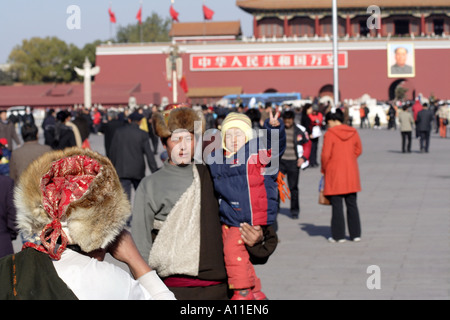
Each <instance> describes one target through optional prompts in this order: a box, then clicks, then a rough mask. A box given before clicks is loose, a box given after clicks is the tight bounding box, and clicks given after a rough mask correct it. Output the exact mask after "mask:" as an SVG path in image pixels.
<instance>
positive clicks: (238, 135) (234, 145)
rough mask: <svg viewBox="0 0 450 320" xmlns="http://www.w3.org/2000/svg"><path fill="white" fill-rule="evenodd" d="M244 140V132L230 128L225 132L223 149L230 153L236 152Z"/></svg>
mask: <svg viewBox="0 0 450 320" xmlns="http://www.w3.org/2000/svg"><path fill="white" fill-rule="evenodd" d="M245 140H246V139H245V132H244V131H242V130H241V129H238V128H230V129H228V130H227V131H226V132H225V147H226V148H227V149H228V150H229V151H231V152H238V150H239V149H240V148H242V147H243V146H244V144H245Z"/></svg>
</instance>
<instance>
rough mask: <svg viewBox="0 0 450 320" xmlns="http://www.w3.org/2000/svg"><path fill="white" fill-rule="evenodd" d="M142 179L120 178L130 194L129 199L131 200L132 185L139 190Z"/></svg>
mask: <svg viewBox="0 0 450 320" xmlns="http://www.w3.org/2000/svg"><path fill="white" fill-rule="evenodd" d="M141 180H142V179H126V178H120V184H121V185H122V188H123V190H124V191H125V193H126V194H127V196H128V200H129V201H131V186H133V188H134V191H136V190H137V187H138V186H139V183H140V182H141Z"/></svg>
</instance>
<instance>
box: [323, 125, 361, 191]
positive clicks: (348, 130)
mask: <svg viewBox="0 0 450 320" xmlns="http://www.w3.org/2000/svg"><path fill="white" fill-rule="evenodd" d="M361 153H362V144H361V139H360V138H359V134H358V132H357V131H356V129H354V128H352V127H350V126H347V125H345V124H342V125H338V126H335V127H333V128H330V129H328V130H327V132H326V133H325V135H324V139H323V147H322V159H321V161H322V170H321V171H322V173H323V174H324V176H325V186H324V190H323V193H324V195H326V196H331V195H337V194H347V193H354V192H359V191H361V183H360V179H359V168H358V160H357V159H358V157H359V156H360V155H361Z"/></svg>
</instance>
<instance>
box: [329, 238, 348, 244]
mask: <svg viewBox="0 0 450 320" xmlns="http://www.w3.org/2000/svg"><path fill="white" fill-rule="evenodd" d="M328 242H330V243H336V242H337V243H343V242H345V239H339V240H334V239H333V237H329V238H328Z"/></svg>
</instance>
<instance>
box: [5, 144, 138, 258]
mask: <svg viewBox="0 0 450 320" xmlns="http://www.w3.org/2000/svg"><path fill="white" fill-rule="evenodd" d="M61 181H62V182H61ZM14 202H15V205H16V208H17V224H18V227H19V229H20V231H21V232H22V233H23V235H24V237H25V238H26V239H27V240H31V241H32V240H33V237H35V236H36V235H40V236H41V237H40V241H41V246H37V245H34V244H30V245H29V246H32V247H34V248H36V249H37V250H39V251H43V252H46V253H48V254H49V255H50V256H51V257H52V258H54V259H59V257H60V254H61V253H62V251H63V250H64V248H65V245H64V244H65V243H63V245H61V247H62V249H61V251H60V252H58V253H57V254H55V250H54V249H55V246H54V244H53V245H51V244H49V243H48V240H49V239H50V237H51V238H52V239H51V240H52V241H55V242H56V240H57V239H58V238H59V237H61V239H62V240H63V242H65V240H67V243H68V244H76V245H78V246H79V247H80V248H81V250H83V251H84V252H91V251H93V250H96V249H100V248H105V247H106V246H107V245H108V244H109V243H111V242H112V241H113V240H114V239H115V238H116V236H117V235H119V233H120V232H121V231H122V229H123V228H124V226H125V224H126V222H127V219H128V217H129V216H130V214H131V208H130V203H129V201H128V198H127V196H126V194H125V193H124V191H123V189H122V186H121V184H120V181H119V177H118V176H117V173H116V170H115V169H114V166H113V165H112V163H111V162H110V161H109V159H108V158H106V157H104V156H102V155H100V154H98V153H96V152H93V151H90V150H86V149H80V148H69V149H65V150H62V151H61V150H60V151H54V152H48V153H46V154H44V155H43V156H41V157H40V158H38V159H36V160H35V161H34V162H32V163H31V164H30V166H29V167H28V168H27V169H26V170H25V171H24V173H23V174H22V175H21V177H20V180H19V183H18V184H17V186H16V188H15V191H14ZM50 234H54V235H51V236H50ZM50 245H51V246H50ZM61 247H60V248H61ZM58 250H59V249H58Z"/></svg>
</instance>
